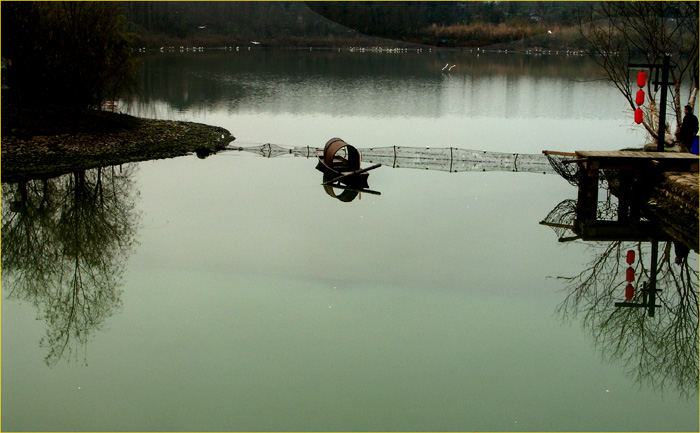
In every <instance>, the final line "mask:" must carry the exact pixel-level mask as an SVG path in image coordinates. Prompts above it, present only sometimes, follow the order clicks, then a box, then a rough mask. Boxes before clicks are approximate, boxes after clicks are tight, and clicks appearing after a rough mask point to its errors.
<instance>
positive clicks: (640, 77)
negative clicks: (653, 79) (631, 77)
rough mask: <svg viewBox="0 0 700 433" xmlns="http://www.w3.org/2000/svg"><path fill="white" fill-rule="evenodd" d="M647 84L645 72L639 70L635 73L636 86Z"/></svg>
mask: <svg viewBox="0 0 700 433" xmlns="http://www.w3.org/2000/svg"><path fill="white" fill-rule="evenodd" d="M646 84H647V73H646V72H644V71H641V72H640V73H638V74H637V87H644V86H645V85H646Z"/></svg>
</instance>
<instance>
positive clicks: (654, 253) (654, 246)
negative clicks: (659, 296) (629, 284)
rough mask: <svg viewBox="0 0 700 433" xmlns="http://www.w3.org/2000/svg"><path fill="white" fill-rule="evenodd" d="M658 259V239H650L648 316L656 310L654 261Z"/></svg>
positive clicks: (656, 267) (655, 270)
mask: <svg viewBox="0 0 700 433" xmlns="http://www.w3.org/2000/svg"><path fill="white" fill-rule="evenodd" d="M658 260H659V241H657V240H653V241H651V275H650V276H649V286H648V287H647V288H648V290H649V304H648V305H649V317H654V311H655V310H656V273H657V269H658V266H657V265H656V262H657V261H658Z"/></svg>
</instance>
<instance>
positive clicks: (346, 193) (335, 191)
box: [321, 173, 381, 203]
mask: <svg viewBox="0 0 700 433" xmlns="http://www.w3.org/2000/svg"><path fill="white" fill-rule="evenodd" d="M321 185H322V186H323V190H324V191H326V194H328V195H329V196H331V197H333V198H335V199H338V200H340V201H342V202H344V203H349V202H351V201H353V200H355V199H356V198H357V197H360V198H362V193H365V194H372V195H381V193H380V192H379V191H373V190H371V189H368V188H358V187H350V186H347V185H344V184H342V183H340V182H338V181H335V177H334V176H333V175H332V174H330V173H324V174H323V182H322V183H321Z"/></svg>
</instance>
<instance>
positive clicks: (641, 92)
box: [634, 89, 644, 105]
mask: <svg viewBox="0 0 700 433" xmlns="http://www.w3.org/2000/svg"><path fill="white" fill-rule="evenodd" d="M634 102H636V103H637V105H642V104H644V90H642V89H639V90H637V99H636V100H635V101H634Z"/></svg>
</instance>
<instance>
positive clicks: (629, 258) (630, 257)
mask: <svg viewBox="0 0 700 433" xmlns="http://www.w3.org/2000/svg"><path fill="white" fill-rule="evenodd" d="M632 263H634V250H629V251H627V264H628V265H631V264H632Z"/></svg>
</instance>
